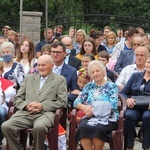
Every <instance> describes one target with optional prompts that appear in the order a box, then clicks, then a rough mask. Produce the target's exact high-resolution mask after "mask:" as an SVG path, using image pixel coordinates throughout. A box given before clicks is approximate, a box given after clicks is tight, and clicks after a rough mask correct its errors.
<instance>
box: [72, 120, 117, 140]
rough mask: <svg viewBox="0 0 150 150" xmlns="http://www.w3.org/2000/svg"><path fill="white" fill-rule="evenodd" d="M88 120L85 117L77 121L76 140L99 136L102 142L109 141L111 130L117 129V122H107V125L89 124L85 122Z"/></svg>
mask: <svg viewBox="0 0 150 150" xmlns="http://www.w3.org/2000/svg"><path fill="white" fill-rule="evenodd" d="M88 120H89V119H88V118H85V119H82V120H81V121H80V122H79V126H78V129H77V132H76V135H75V139H76V140H77V141H78V140H80V139H82V138H99V139H100V140H102V141H104V142H109V140H110V138H111V137H112V131H113V130H116V129H117V122H108V125H103V124H98V125H96V126H90V125H88V124H87V123H88Z"/></svg>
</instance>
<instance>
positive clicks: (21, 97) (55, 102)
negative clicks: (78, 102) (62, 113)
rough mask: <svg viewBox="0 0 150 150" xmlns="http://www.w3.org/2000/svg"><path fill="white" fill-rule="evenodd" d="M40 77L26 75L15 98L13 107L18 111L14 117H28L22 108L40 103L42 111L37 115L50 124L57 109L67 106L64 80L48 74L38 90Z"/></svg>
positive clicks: (37, 75) (61, 77) (27, 113)
mask: <svg viewBox="0 0 150 150" xmlns="http://www.w3.org/2000/svg"><path fill="white" fill-rule="evenodd" d="M39 86H40V75H39V74H32V75H28V76H27V77H26V78H25V79H24V82H23V83H22V85H21V88H20V89H19V91H18V93H17V96H16V98H15V102H14V104H15V106H16V107H17V108H18V109H19V110H18V111H17V112H16V113H15V114H14V115H15V116H24V115H30V113H29V112H28V111H26V110H25V109H24V108H25V106H26V105H27V104H29V103H30V102H40V103H41V104H42V106H43V111H42V112H41V113H39V114H35V115H37V117H38V115H41V114H43V115H46V116H47V117H48V118H49V119H50V121H51V123H52V124H53V122H54V113H55V111H56V109H57V108H64V107H66V106H67V86H66V79H65V78H64V77H63V76H60V75H57V74H55V73H50V74H49V76H48V78H47V79H46V81H45V83H44V85H43V87H42V88H41V90H39Z"/></svg>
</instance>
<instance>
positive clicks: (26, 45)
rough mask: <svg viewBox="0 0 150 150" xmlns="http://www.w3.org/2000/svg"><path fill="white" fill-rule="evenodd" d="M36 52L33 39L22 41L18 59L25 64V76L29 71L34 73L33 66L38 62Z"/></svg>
mask: <svg viewBox="0 0 150 150" xmlns="http://www.w3.org/2000/svg"><path fill="white" fill-rule="evenodd" d="M34 52H35V50H34V44H33V41H31V40H29V39H25V40H24V41H22V42H21V44H20V47H19V51H18V56H17V59H16V61H17V62H20V63H21V64H22V65H23V68H24V72H25V76H26V75H27V74H29V73H33V69H34V68H33V66H34V64H36V63H37V59H36V58H35V57H34Z"/></svg>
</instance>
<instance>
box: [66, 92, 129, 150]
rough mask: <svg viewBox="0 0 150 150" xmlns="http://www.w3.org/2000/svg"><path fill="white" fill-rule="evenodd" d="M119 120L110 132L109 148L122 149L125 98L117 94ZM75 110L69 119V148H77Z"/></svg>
mask: <svg viewBox="0 0 150 150" xmlns="http://www.w3.org/2000/svg"><path fill="white" fill-rule="evenodd" d="M118 99H119V105H118V110H119V114H120V115H119V120H118V128H117V130H115V131H113V132H112V138H111V140H110V141H109V146H110V150H123V122H124V121H123V114H124V108H125V105H126V104H125V99H124V98H123V97H122V96H121V95H120V94H119V95H118ZM76 118H77V110H76V109H73V110H72V113H71V120H70V133H69V150H77V142H76V141H75V133H76V128H77V126H78V124H77V122H76Z"/></svg>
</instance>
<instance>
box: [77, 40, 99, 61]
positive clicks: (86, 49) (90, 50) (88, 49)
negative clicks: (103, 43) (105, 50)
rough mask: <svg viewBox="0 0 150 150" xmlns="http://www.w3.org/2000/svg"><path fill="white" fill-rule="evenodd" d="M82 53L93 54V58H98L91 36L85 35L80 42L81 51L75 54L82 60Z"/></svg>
mask: <svg viewBox="0 0 150 150" xmlns="http://www.w3.org/2000/svg"><path fill="white" fill-rule="evenodd" d="M84 54H93V55H94V57H95V59H98V55H97V51H96V47H95V43H94V39H93V38H91V37H86V38H85V39H84V41H83V43H82V46H81V51H80V53H79V54H77V55H76V57H77V58H79V59H80V60H81V61H82V58H83V55H84Z"/></svg>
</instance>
